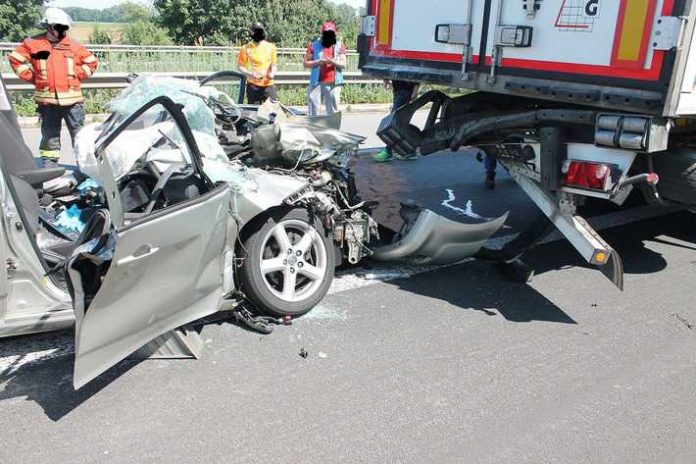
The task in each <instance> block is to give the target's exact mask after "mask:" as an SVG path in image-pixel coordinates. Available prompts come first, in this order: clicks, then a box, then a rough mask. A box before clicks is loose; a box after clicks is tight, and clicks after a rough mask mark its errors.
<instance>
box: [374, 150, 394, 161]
mask: <svg viewBox="0 0 696 464" xmlns="http://www.w3.org/2000/svg"><path fill="white" fill-rule="evenodd" d="M372 159H373V160H374V161H376V162H378V163H382V162H384V161H391V159H392V154H391V153H389V150H387V149H386V148H384V149H382V151H380V152H379V153H377V154H376V155H375V156H373V157H372Z"/></svg>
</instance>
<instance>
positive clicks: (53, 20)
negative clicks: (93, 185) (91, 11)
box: [9, 8, 99, 167]
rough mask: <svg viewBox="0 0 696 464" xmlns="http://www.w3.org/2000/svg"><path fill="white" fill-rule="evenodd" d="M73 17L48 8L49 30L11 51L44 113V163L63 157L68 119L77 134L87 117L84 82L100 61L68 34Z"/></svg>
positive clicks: (18, 71)
mask: <svg viewBox="0 0 696 464" xmlns="http://www.w3.org/2000/svg"><path fill="white" fill-rule="evenodd" d="M71 23H72V20H71V19H70V16H68V14H67V13H66V12H65V11H63V10H61V9H59V8H48V9H47V10H46V13H45V14H44V17H43V19H42V20H41V23H40V27H41V28H45V29H46V32H45V33H43V34H39V35H37V36H34V37H29V38H27V39H25V40H24V42H22V43H21V44H20V45H19V46H18V47H17V48H15V50H14V51H13V52H12V53H10V56H9V60H10V65H11V66H12V69H13V70H14V72H15V74H17V76H19V78H20V79H22V80H24V81H27V82H31V83H32V84H34V87H35V93H34V100H35V101H36V103H37V104H38V113H39V116H40V117H41V145H40V146H39V153H40V155H41V159H42V163H43V166H44V167H51V166H54V165H55V164H56V163H57V162H58V159H59V158H60V130H61V124H62V121H63V120H64V121H65V123H66V125H67V126H68V131H69V132H70V136H71V137H72V138H73V140H74V138H75V134H77V131H78V130H80V129H81V128H82V126H83V125H84V121H85V108H84V101H85V98H84V96H83V95H82V89H81V82H82V81H84V80H85V79H88V78H89V77H91V76H92V75H93V74H94V73H95V71H96V70H97V67H98V66H99V61H98V60H97V58H96V57H95V56H94V55H93V54H92V53H91V52H90V51H89V50H87V49H86V48H85V47H84V46H83V45H82V44H80V43H78V42H76V41H75V40H72V39H71V38H70V37H68V36H67V32H68V29H70V25H71Z"/></svg>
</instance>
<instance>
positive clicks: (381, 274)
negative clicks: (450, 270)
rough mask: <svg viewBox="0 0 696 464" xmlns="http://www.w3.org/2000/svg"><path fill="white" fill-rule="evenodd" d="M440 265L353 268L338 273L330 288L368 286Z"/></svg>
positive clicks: (330, 290)
mask: <svg viewBox="0 0 696 464" xmlns="http://www.w3.org/2000/svg"><path fill="white" fill-rule="evenodd" d="M439 267H440V266H412V265H408V264H398V263H385V264H382V265H377V266H371V267H369V268H363V267H358V268H352V269H346V270H344V271H340V272H337V273H336V276H335V277H334V281H333V283H332V284H331V287H330V288H329V294H330V295H331V294H334V293H339V292H345V291H348V290H354V289H356V288H362V287H367V286H369V285H374V284H378V283H380V282H388V281H390V280H395V279H407V278H409V277H412V276H414V275H416V274H421V273H423V272H429V271H432V270H435V269H438V268H439Z"/></svg>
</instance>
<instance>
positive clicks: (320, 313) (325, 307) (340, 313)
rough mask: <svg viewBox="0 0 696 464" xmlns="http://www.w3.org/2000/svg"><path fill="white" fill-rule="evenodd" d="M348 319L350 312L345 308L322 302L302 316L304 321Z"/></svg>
mask: <svg viewBox="0 0 696 464" xmlns="http://www.w3.org/2000/svg"><path fill="white" fill-rule="evenodd" d="M347 319H348V312H347V311H346V310H345V309H343V308H338V307H336V306H333V305H330V304H326V303H320V304H318V305H317V306H315V307H314V308H312V310H311V311H310V312H308V313H307V314H305V315H304V316H302V319H301V320H302V321H308V320H309V321H345V320H347Z"/></svg>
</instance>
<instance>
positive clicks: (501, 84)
mask: <svg viewBox="0 0 696 464" xmlns="http://www.w3.org/2000/svg"><path fill="white" fill-rule="evenodd" d="M695 10H696V5H694V2H693V1H692V0H427V1H423V0H368V1H367V9H366V15H365V16H364V17H363V19H362V30H361V34H360V37H359V42H358V49H359V51H360V67H361V69H362V70H363V71H364V72H366V73H369V74H372V75H375V76H379V77H382V78H385V79H398V80H405V81H416V82H428V83H433V84H440V85H442V86H445V87H450V88H452V92H451V94H453V95H457V94H458V95H459V96H448V95H446V94H445V93H443V92H439V91H431V92H428V93H426V94H424V95H422V96H421V97H419V98H418V99H417V100H415V101H414V102H412V103H411V104H408V105H405V106H403V107H401V108H399V109H398V110H396V111H395V112H393V113H392V114H391V115H389V116H388V117H387V118H385V120H384V121H383V122H382V124H381V126H380V130H379V135H380V137H381V138H382V140H383V141H384V142H385V143H387V144H389V145H392V146H394V148H395V150H396V151H397V152H400V153H402V154H405V153H412V152H414V151H419V152H420V153H421V154H422V155H428V154H430V153H435V152H437V151H440V150H442V149H452V150H456V149H458V148H459V147H461V146H465V145H475V146H478V147H479V148H481V149H483V150H484V151H485V152H486V153H488V154H490V155H492V156H495V157H496V158H497V160H498V162H499V163H501V164H502V165H503V166H504V167H505V168H506V169H507V170H508V172H509V173H510V175H511V176H512V178H513V179H514V180H515V181H516V182H517V183H518V184H519V186H520V187H521V188H522V190H523V191H524V192H525V193H526V194H527V195H529V197H530V198H531V199H532V200H533V201H534V202H535V203H536V204H537V206H538V207H539V209H540V210H541V211H542V212H543V213H544V215H545V216H544V217H543V219H544V221H541V222H540V221H538V220H537V221H532V222H533V224H530V227H529V229H528V230H526V231H525V232H523V233H522V234H521V235H520V237H519V239H518V240H517V241H516V242H515V243H513V244H510V246H509V247H508V248H507V249H506V250H505V251H504V253H503V254H501V257H504V258H505V259H510V258H512V257H515V256H517V255H518V254H519V253H521V251H523V250H524V249H526V248H528V247H529V246H531V245H533V244H534V243H535V242H536V241H537V240H538V239H539V238H540V237H541V236H542V235H543V234H545V233H546V232H547V227H545V225H544V222H546V224H548V221H546V217H547V218H548V219H550V221H551V222H552V223H553V224H554V225H555V226H556V227H557V228H558V229H559V230H560V231H561V232H562V233H563V235H564V236H565V237H566V238H567V239H568V240H569V241H570V243H571V244H572V245H573V246H574V247H575V248H576V249H577V251H578V252H579V253H580V254H581V255H582V256H583V258H585V260H587V262H589V263H592V264H594V265H596V266H597V267H598V268H599V269H601V270H602V271H603V272H604V274H605V275H607V276H608V277H609V278H610V279H611V280H612V281H613V282H614V283H615V284H616V285H617V286H618V287H620V288H622V287H623V266H622V263H621V259H620V257H619V256H618V255H617V253H616V252H615V251H614V250H613V249H612V247H611V246H610V245H609V244H607V243H606V242H605V241H604V240H603V239H602V238H601V237H600V236H599V234H597V233H596V232H595V231H594V230H593V229H592V228H591V227H590V226H589V224H588V223H587V222H586V221H585V220H584V219H583V218H582V217H581V216H580V215H579V214H578V213H577V207H578V206H581V205H582V204H583V202H584V201H585V200H586V199H587V198H588V197H595V198H600V199H605V200H607V201H612V202H615V203H617V204H622V203H623V202H624V201H625V200H626V198H627V197H628V195H629V193H630V192H631V190H633V189H634V188H639V189H640V190H641V191H642V192H643V193H644V196H645V198H646V199H647V200H648V202H649V203H652V204H656V205H663V206H670V205H672V206H674V205H678V206H683V207H685V208H690V209H692V210H696V119H695V118H696V94H695V92H694V89H695V85H696V39H695V38H694V26H695V23H696V21H695V19H696V11H695ZM457 89H471V90H476V92H469V93H465V94H464V95H462V93H463V92H461V91H457ZM448 93H450V92H448ZM426 106H428V107H429V108H430V109H429V111H430V113H429V117H428V119H427V122H426V124H425V127H424V128H423V129H419V128H417V127H415V126H414V125H412V124H410V121H411V119H412V116H413V114H414V113H415V111H417V110H418V109H422V108H424V107H426ZM658 181H659V182H658Z"/></svg>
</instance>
